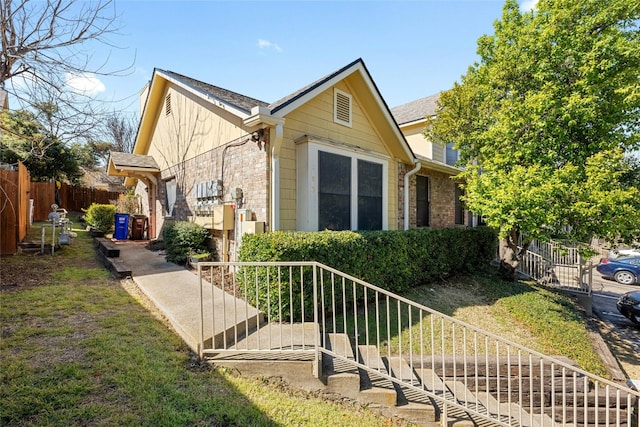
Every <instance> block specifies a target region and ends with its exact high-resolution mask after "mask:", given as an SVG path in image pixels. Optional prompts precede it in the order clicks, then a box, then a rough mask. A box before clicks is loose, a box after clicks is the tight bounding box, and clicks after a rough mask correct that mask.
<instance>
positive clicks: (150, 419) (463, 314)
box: [0, 226, 606, 426]
mask: <svg viewBox="0 0 640 427" xmlns="http://www.w3.org/2000/svg"><path fill="white" fill-rule="evenodd" d="M35 228H37V230H38V231H39V227H38V226H34V227H33V228H32V230H33V229H35ZM74 231H75V232H77V233H78V237H77V238H75V239H74V240H73V243H72V244H71V245H69V246H64V247H62V248H61V249H60V250H57V251H56V252H55V255H54V256H51V255H50V254H47V255H39V254H36V255H28V254H24V255H19V256H13V257H6V258H3V259H2V267H1V268H2V270H1V271H0V273H2V279H3V284H4V279H5V276H10V275H9V274H8V273H9V272H18V273H20V272H23V273H24V277H22V278H21V280H23V281H21V282H20V283H19V286H15V287H8V288H7V290H4V291H3V292H2V294H1V295H0V296H1V301H0V324H1V325H2V340H1V341H0V354H1V355H2V358H1V360H0V401H1V402H3V403H2V405H0V425H9V426H12V425H26V426H35V425H38V426H43V425H44V426H47V425H50V426H68V425H98V426H100V425H105V426H112V425H132V426H133V425H135V426H138V425H143V426H144V425H147V426H152V425H153V426H174V425H189V426H198V425H207V426H298V425H315V426H325V425H326V426H329V425H339V426H350V425H371V426H388V425H400V424H401V422H400V421H397V420H389V419H385V418H383V417H381V416H379V415H378V414H376V413H375V412H371V411H369V410H367V409H365V408H362V407H360V406H357V405H352V404H344V403H343V404H339V403H336V402H333V401H328V400H326V399H323V398H321V397H320V396H316V395H312V394H309V393H303V392H299V391H295V390H292V389H290V388H287V387H283V386H282V384H279V383H278V382H271V381H268V380H256V379H250V378H243V377H240V376H238V375H235V374H234V372H232V371H229V370H225V369H221V368H213V367H211V366H209V365H207V364H203V363H201V362H200V361H198V360H197V358H195V357H194V355H193V354H192V353H191V352H190V351H189V349H188V348H187V346H186V345H185V344H184V343H183V342H182V341H181V340H180V339H179V338H178V337H177V335H175V334H174V333H172V332H171V331H170V330H169V329H168V328H167V327H166V325H165V324H164V323H163V322H162V321H160V320H159V319H157V318H156V317H154V315H153V314H152V313H150V312H149V311H148V310H146V309H145V308H144V307H143V306H142V305H141V304H140V303H139V302H138V301H137V300H136V299H135V298H134V297H132V296H131V295H130V294H129V293H128V292H127V291H126V290H125V289H124V288H123V286H122V284H121V282H119V281H117V280H114V279H112V278H111V277H110V276H109V274H108V273H107V272H106V270H105V269H104V268H103V267H102V266H101V265H99V263H98V262H97V261H96V259H95V255H94V253H93V249H92V247H91V239H90V238H89V237H88V236H87V234H86V233H85V232H84V230H80V229H74ZM15 274H16V273H13V276H14V277H15ZM405 296H406V297H408V298H410V299H412V300H415V301H417V302H418V303H420V304H423V305H426V306H428V307H431V308H433V309H436V310H439V311H441V312H443V313H445V314H447V315H450V316H453V317H455V318H458V319H461V320H463V321H467V322H470V323H473V324H475V325H477V326H478V327H480V328H482V329H486V330H489V331H491V332H493V333H496V334H499V335H501V336H504V337H506V338H508V339H509V340H512V341H515V342H519V343H521V344H523V345H526V346H527V347H533V348H534V349H535V350H538V351H541V352H545V353H548V354H554V355H565V356H568V357H570V358H572V359H573V360H575V361H576V362H577V363H579V364H580V366H582V367H584V368H585V369H587V370H589V371H590V372H594V373H599V374H604V373H605V372H606V371H605V369H604V367H603V365H602V362H601V361H600V360H599V358H598V356H597V354H595V352H594V351H593V349H592V346H591V343H590V340H589V338H588V336H587V334H586V329H585V327H584V319H582V317H581V315H580V313H578V312H577V311H576V310H575V308H574V304H573V302H572V301H571V300H570V299H569V298H567V297H565V296H562V295H559V294H555V293H553V292H549V291H546V290H543V289H540V288H537V287H535V286H533V285H532V284H530V283H514V284H511V283H505V282H502V281H500V280H499V279H498V278H497V277H495V276H493V275H492V274H490V273H489V274H485V273H482V274H478V275H476V276H474V277H464V278H456V279H450V280H449V281H447V282H439V283H433V284H425V285H424V286H420V287H416V288H415V289H413V290H412V291H411V292H409V293H408V294H407V295H405ZM404 333H405V332H402V334H404ZM402 334H400V335H399V337H401V339H402V340H403V341H404V342H407V341H408V340H407V337H404V336H403V335H402ZM394 340H396V341H397V340H398V337H394V338H393V339H391V340H390V342H389V343H387V344H388V345H389V346H394V345H396V344H394Z"/></svg>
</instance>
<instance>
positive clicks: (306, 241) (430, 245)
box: [239, 227, 497, 317]
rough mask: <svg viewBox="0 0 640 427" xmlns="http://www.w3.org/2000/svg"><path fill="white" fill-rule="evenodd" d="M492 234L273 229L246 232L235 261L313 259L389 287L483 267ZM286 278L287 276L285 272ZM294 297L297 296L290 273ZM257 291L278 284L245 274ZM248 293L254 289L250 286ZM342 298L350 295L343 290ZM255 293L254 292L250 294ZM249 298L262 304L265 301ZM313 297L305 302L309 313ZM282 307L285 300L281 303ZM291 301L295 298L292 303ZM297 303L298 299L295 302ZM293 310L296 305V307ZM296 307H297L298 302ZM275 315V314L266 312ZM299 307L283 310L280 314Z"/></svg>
mask: <svg viewBox="0 0 640 427" xmlns="http://www.w3.org/2000/svg"><path fill="white" fill-rule="evenodd" d="M496 250H497V236H496V233H495V232H494V231H492V230H491V229H489V228H487V227H478V228H455V229H444V230H410V231H362V232H353V231H320V232H273V233H267V234H254V235H250V234H248V235H245V236H244V237H243V240H242V246H241V248H240V254H239V259H240V261H246V262H250V261H317V262H320V263H322V264H325V265H327V266H330V267H333V268H335V269H337V270H340V271H342V272H344V273H347V274H349V275H351V276H354V277H357V278H359V279H361V280H364V281H366V282H368V283H371V284H373V285H376V286H378V287H381V288H383V289H386V290H388V291H391V292H394V293H401V292H404V291H406V290H408V289H410V288H411V287H412V286H415V285H417V284H420V283H423V282H425V281H428V280H432V279H434V278H438V277H445V276H450V275H455V274H464V273H471V272H473V271H477V270H480V269H482V268H485V267H486V266H487V265H488V264H489V263H490V262H491V260H493V259H494V258H495V255H496ZM286 280H287V281H288V280H289V278H288V277H287V278H286ZM292 280H293V282H294V283H296V286H294V289H295V291H294V295H292V297H293V301H301V300H304V299H303V298H301V297H300V294H299V292H298V290H299V281H300V280H299V278H298V277H293V278H292ZM247 282H248V283H257V284H258V286H259V287H260V290H259V294H261V295H264V297H265V299H266V297H267V294H269V298H270V299H271V300H274V298H276V297H277V296H276V295H275V292H276V289H277V286H274V285H276V283H271V282H273V280H269V281H267V280H266V277H258V280H256V278H255V277H251V278H248V280H247ZM248 293H249V295H255V291H252V290H250V291H249V292H248ZM347 298H352V297H350V296H348V297H347ZM254 299H255V297H254ZM260 299H261V301H250V302H251V303H253V304H260V305H261V306H264V305H265V303H266V301H262V298H260ZM312 304H313V302H312V301H308V302H305V307H304V310H305V312H306V313H311V312H312V311H311V310H310V308H311V307H312ZM285 305H286V306H287V307H288V306H289V304H288V303H286V304H285ZM291 305H292V306H296V304H291ZM298 306H301V304H298ZM293 310H294V311H296V310H298V309H296V308H294V309H293ZM299 310H302V307H300V309H299ZM271 314H272V315H273V316H274V317H277V316H278V315H279V314H276V313H271ZM291 314H293V315H296V316H297V315H298V314H299V313H288V312H286V313H284V316H285V317H287V316H289V315H291Z"/></svg>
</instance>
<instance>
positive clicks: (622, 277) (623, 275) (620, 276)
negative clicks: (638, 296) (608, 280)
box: [613, 271, 636, 285]
mask: <svg viewBox="0 0 640 427" xmlns="http://www.w3.org/2000/svg"><path fill="white" fill-rule="evenodd" d="M613 278H614V279H615V281H616V282H618V283H621V284H623V285H633V284H634V283H635V281H636V276H634V275H633V273H631V272H629V271H618V272H617V273H616V274H615V275H614V276H613Z"/></svg>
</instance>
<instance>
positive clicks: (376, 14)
mask: <svg viewBox="0 0 640 427" xmlns="http://www.w3.org/2000/svg"><path fill="white" fill-rule="evenodd" d="M503 4H504V2H503V1H501V0H483V1H481V0H464V1H463V0H449V1H444V0H443V1H436V0H420V1H355V0H353V1H287V2H273V1H233V2H228V1H141V0H139V1H133V0H129V1H126V0H124V1H120V0H119V1H117V3H116V5H117V13H118V14H119V16H120V18H119V26H120V29H119V30H118V32H117V34H115V35H112V36H110V37H109V42H110V43H111V44H113V45H115V46H118V48H117V49H115V48H113V47H109V46H105V45H98V46H95V48H94V49H95V51H94V54H93V56H94V60H96V61H98V60H103V59H104V58H106V57H107V56H108V57H109V62H108V64H107V66H106V68H107V69H111V70H113V69H119V68H123V67H127V66H129V65H132V67H131V68H130V70H129V72H128V75H127V76H125V77H106V76H97V78H98V79H99V80H100V82H96V83H98V86H97V87H99V88H100V92H99V95H97V96H99V97H101V98H106V99H113V100H123V102H120V103H119V104H118V105H120V106H121V108H123V109H126V110H127V111H135V112H137V111H138V95H137V94H138V92H139V91H140V89H141V88H142V87H143V86H144V84H145V83H146V82H147V81H148V80H149V79H150V78H151V75H152V72H153V69H154V68H161V69H166V70H171V71H174V72H177V73H181V74H185V75H187V76H189V77H193V78H196V79H199V80H202V81H204V82H207V83H210V84H213V85H216V86H220V87H223V88H225V89H229V90H233V91H236V92H239V93H241V94H243V95H247V96H251V97H254V98H257V99H260V100H262V101H266V102H273V101H276V100H278V99H280V98H282V97H283V96H285V95H288V94H289V93H291V92H294V91H296V90H298V89H299V88H301V87H303V86H305V85H307V84H308V83H311V82H313V81H314V80H316V79H318V78H320V77H322V76H324V75H326V74H328V73H330V72H332V71H334V70H336V69H338V68H340V67H342V66H344V65H346V64H348V63H350V62H351V61H353V60H355V59H357V58H362V59H363V60H364V62H365V64H366V65H367V67H368V69H369V72H370V73H371V75H372V77H373V79H374V81H375V82H376V84H377V85H378V89H379V90H380V92H381V93H382V96H383V97H384V99H385V100H386V101H387V104H388V105H389V106H390V107H394V106H397V105H401V104H404V103H406V102H410V101H413V100H415V99H418V98H422V97H424V96H427V95H431V94H434V93H437V92H439V91H441V90H445V89H448V88H450V87H451V86H452V85H453V83H454V82H455V81H459V80H460V76H461V75H462V74H464V73H465V72H466V69H467V67H468V66H469V65H471V64H472V63H473V62H474V61H475V60H477V55H476V42H477V39H478V37H480V36H481V35H483V34H492V33H493V22H494V21H495V20H496V19H498V18H499V17H500V15H501V11H502V6H503Z"/></svg>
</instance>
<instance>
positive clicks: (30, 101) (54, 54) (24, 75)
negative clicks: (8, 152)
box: [0, 0, 132, 143]
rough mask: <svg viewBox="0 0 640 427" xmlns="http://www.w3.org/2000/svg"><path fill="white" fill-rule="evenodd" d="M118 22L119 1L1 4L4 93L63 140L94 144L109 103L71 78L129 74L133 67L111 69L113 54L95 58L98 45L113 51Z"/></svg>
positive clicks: (5, 0)
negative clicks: (76, 85)
mask: <svg viewBox="0 0 640 427" xmlns="http://www.w3.org/2000/svg"><path fill="white" fill-rule="evenodd" d="M117 19H118V15H117V13H116V8H115V0H96V1H81V0H37V1H35V0H0V39H1V40H2V46H1V50H0V88H4V89H5V90H7V92H8V93H9V94H10V95H11V97H12V103H16V104H18V105H20V107H21V108H28V109H31V110H33V111H35V112H36V113H37V114H38V119H39V120H41V121H42V123H43V125H44V126H45V127H46V129H47V131H48V132H50V133H51V134H52V135H55V136H56V137H57V138H58V139H59V140H60V141H63V142H64V143H69V142H72V141H79V140H84V141H87V140H93V139H95V137H96V136H97V135H98V134H99V132H97V131H96V129H98V128H99V127H100V126H98V125H99V123H101V122H103V121H104V117H105V115H106V114H107V109H106V108H105V106H104V105H101V104H105V102H104V101H103V102H100V101H97V100H96V99H95V97H94V96H93V95H92V94H91V93H89V92H82V90H77V89H73V88H72V87H71V86H70V85H69V79H70V78H72V77H76V78H77V77H95V76H106V75H111V76H112V75H126V74H128V73H129V72H130V70H131V69H132V65H130V66H128V67H126V68H124V69H116V70H109V69H108V68H107V62H108V61H109V50H107V54H106V57H105V58H101V59H100V60H97V58H94V56H93V54H92V52H94V51H95V46H94V45H93V43H94V42H96V43H100V44H103V45H105V46H108V47H115V46H113V45H111V44H110V43H109V41H108V36H111V35H114V34H116V32H117V31H118V30H119V28H118V25H117V24H118V22H117ZM14 108H15V107H14Z"/></svg>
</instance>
